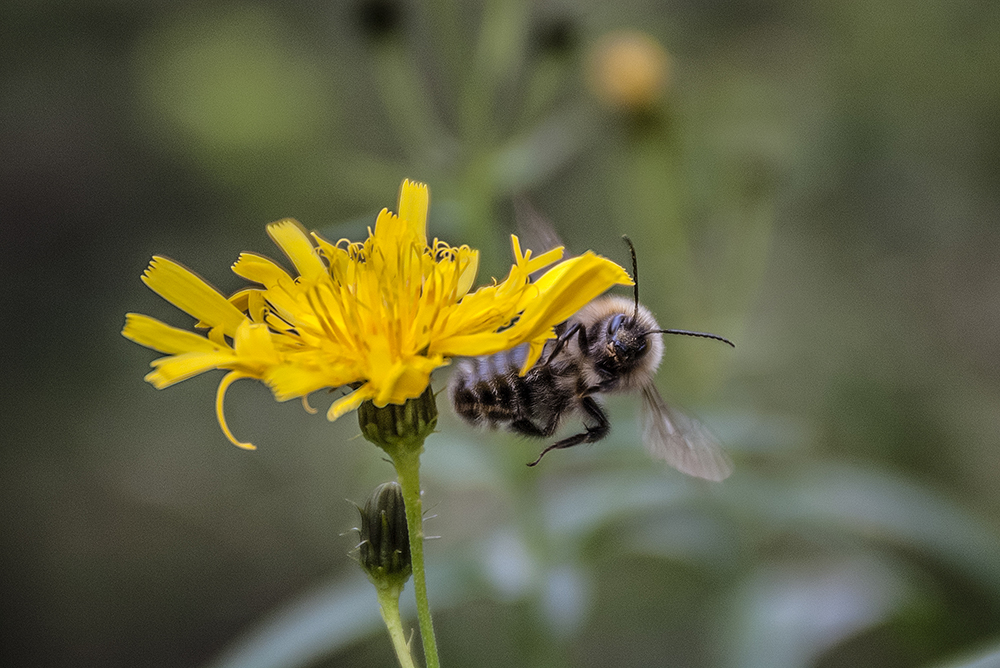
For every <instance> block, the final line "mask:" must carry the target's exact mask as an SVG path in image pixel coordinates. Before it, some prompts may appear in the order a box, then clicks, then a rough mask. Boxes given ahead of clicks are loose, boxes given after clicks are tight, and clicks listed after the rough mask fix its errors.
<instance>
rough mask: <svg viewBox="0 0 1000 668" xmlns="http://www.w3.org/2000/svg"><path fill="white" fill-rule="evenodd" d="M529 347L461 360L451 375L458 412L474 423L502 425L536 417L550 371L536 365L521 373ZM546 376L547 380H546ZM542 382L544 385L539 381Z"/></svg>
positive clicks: (451, 391)
mask: <svg viewBox="0 0 1000 668" xmlns="http://www.w3.org/2000/svg"><path fill="white" fill-rule="evenodd" d="M525 354H526V348H525V347H524V346H518V347H516V348H513V349H511V350H505V351H502V352H499V353H496V354H494V355H487V356H485V357H476V358H473V359H464V360H461V361H460V362H459V363H458V364H457V365H456V369H455V371H454V373H452V376H451V382H450V387H449V390H450V395H451V402H452V406H453V407H454V409H455V412H456V413H457V414H458V415H459V417H461V418H462V419H463V420H465V421H466V422H469V423H471V424H473V425H477V426H484V427H489V428H491V429H496V428H503V427H506V426H508V425H509V424H511V423H516V422H519V421H521V420H525V419H527V420H534V419H535V418H536V417H537V411H536V410H534V407H535V406H536V405H537V401H536V399H537V395H538V394H539V393H545V390H546V388H545V387H544V385H545V384H546V382H547V383H549V384H551V382H552V380H551V374H547V373H541V372H540V370H539V368H538V367H537V366H536V367H535V368H533V369H531V370H530V371H529V372H528V374H527V375H526V376H523V377H522V376H521V375H519V371H520V369H521V365H522V364H523V363H524V358H525ZM546 379H547V380H546ZM540 384H541V385H540Z"/></svg>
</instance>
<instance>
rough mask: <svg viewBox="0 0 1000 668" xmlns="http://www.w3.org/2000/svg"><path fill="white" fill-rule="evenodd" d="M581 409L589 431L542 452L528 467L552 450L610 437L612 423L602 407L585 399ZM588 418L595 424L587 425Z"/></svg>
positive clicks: (589, 399)
mask: <svg viewBox="0 0 1000 668" xmlns="http://www.w3.org/2000/svg"><path fill="white" fill-rule="evenodd" d="M580 407H581V408H582V409H583V411H584V413H585V414H586V416H585V418H584V420H585V422H584V426H585V427H586V428H587V431H584V432H581V433H579V434H574V435H573V436H568V437H566V438H564V439H563V440H561V441H557V442H555V443H553V444H552V445H550V446H549V447H547V448H545V449H544V450H542V452H541V454H539V455H538V459H536V460H535V461H533V462H531V463H530V464H528V466H534V465H535V464H537V463H538V462H540V461H542V457H544V456H545V454H546V453H547V452H549V451H550V450H562V449H563V448H572V447H573V446H574V445H580V444H581V443H596V442H597V441H599V440H601V439H602V438H604V437H605V436H607V435H608V432H610V431H611V421H610V420H608V415H607V413H605V412H604V409H603V408H601V405H600V404H598V403H597V402H596V401H594V398H593V397H584V398H583V399H581V400H580ZM587 417H589V418H590V419H591V420H593V422H594V424H586V418H587Z"/></svg>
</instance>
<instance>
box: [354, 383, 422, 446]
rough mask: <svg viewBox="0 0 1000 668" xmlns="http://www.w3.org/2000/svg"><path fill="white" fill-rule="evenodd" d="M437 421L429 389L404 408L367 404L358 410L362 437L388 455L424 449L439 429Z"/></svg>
mask: <svg viewBox="0 0 1000 668" xmlns="http://www.w3.org/2000/svg"><path fill="white" fill-rule="evenodd" d="M437 418H438V413H437V404H436V403H435V401H434V393H433V392H432V391H431V388H430V387H428V388H427V389H426V390H424V392H423V394H421V395H420V396H419V397H417V398H416V399H407V400H406V403H404V404H386V405H385V406H383V407H382V408H378V407H377V406H375V404H374V403H372V402H371V401H366V402H364V403H363V404H361V405H360V406H359V407H358V425H359V426H360V427H361V434H362V435H363V436H364V437H365V438H366V439H368V440H369V441H371V442H372V443H374V444H375V445H377V446H378V447H380V448H382V449H383V450H385V451H386V452H387V453H389V455H393V452H394V451H395V450H396V449H398V448H406V449H411V448H416V449H418V450H419V449H421V448H423V444H424V439H426V438H427V437H428V436H429V435H431V434H432V433H433V432H434V428H435V427H437Z"/></svg>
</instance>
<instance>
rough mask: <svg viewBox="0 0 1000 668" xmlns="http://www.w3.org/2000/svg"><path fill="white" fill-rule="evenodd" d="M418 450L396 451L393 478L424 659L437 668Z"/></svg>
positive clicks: (438, 665)
mask: <svg viewBox="0 0 1000 668" xmlns="http://www.w3.org/2000/svg"><path fill="white" fill-rule="evenodd" d="M422 450H423V448H420V449H418V450H416V451H413V450H410V449H407V448H397V449H396V451H395V452H394V453H393V457H392V460H393V464H395V466H396V476H397V477H398V478H399V486H400V487H401V488H402V490H403V503H404V504H405V505H406V528H407V531H409V534H410V560H411V562H412V563H413V591H414V595H415V596H416V599H417V621H418V622H419V623H420V637H421V639H422V640H423V643H424V660H425V662H426V666H427V668H440V665H441V663H440V661H439V659H438V652H437V642H436V641H435V639H434V624H433V622H432V621H431V608H430V604H429V603H428V601H427V576H426V574H425V573H424V518H423V505H422V503H421V500H420V451H422Z"/></svg>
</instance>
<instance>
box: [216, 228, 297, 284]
mask: <svg viewBox="0 0 1000 668" xmlns="http://www.w3.org/2000/svg"><path fill="white" fill-rule="evenodd" d="M274 225H278V223H274ZM293 227H294V226H293ZM268 229H270V228H268ZM272 238H273V235H272ZM311 247H312V246H311V244H310V248H311ZM232 269H233V273H234V274H236V275H237V276H241V277H243V278H245V279H247V280H248V281H253V282H254V283H260V284H261V285H263V286H265V287H268V288H271V287H274V286H276V285H279V284H282V283H283V284H285V285H288V284H291V282H292V277H291V276H289V275H288V272H287V271H285V270H284V268H283V267H281V265H279V264H278V263H276V262H275V261H274V260H272V259H270V258H267V257H264V256H263V255H257V254H256V253H240V259H238V260H237V261H236V262H234V263H233V267H232Z"/></svg>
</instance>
